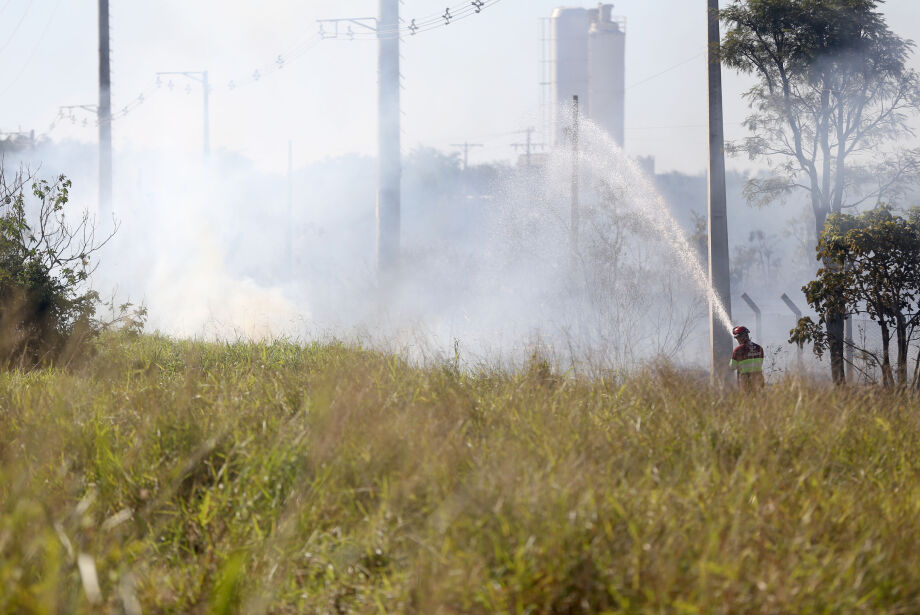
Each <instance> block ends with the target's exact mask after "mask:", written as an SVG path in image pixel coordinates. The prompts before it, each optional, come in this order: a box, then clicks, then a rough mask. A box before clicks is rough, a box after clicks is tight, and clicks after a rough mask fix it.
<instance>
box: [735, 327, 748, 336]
mask: <svg viewBox="0 0 920 615" xmlns="http://www.w3.org/2000/svg"><path fill="white" fill-rule="evenodd" d="M745 333H750V330H748V328H747V327H745V326H743V325H739V326H737V327H735V328H734V329H732V336H733V337H739V336H741V335H744V334H745Z"/></svg>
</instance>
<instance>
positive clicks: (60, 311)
mask: <svg viewBox="0 0 920 615" xmlns="http://www.w3.org/2000/svg"><path fill="white" fill-rule="evenodd" d="M27 186H30V188H31V190H28V191H27V188H26V187H27ZM70 186H71V182H70V180H68V179H67V178H66V177H64V176H63V175H61V176H59V177H58V178H57V179H55V180H54V181H53V182H49V181H47V180H44V179H36V178H35V177H34V176H33V175H31V174H26V173H22V172H20V173H18V174H17V175H16V177H15V178H14V179H12V180H11V181H7V179H6V177H5V175H4V174H3V170H2V168H0V362H2V363H3V364H5V365H8V366H9V365H19V366H34V365H38V364H41V363H47V362H52V361H54V362H58V361H61V360H65V361H66V360H69V359H70V358H71V357H72V356H73V355H74V353H76V352H78V351H79V350H80V349H81V348H83V347H84V344H83V342H84V341H85V340H86V339H87V338H88V337H89V336H91V335H92V334H93V333H94V332H95V331H97V330H98V328H99V326H100V325H99V323H98V322H97V321H96V320H95V319H94V316H95V312H96V306H97V304H98V295H97V294H96V293H95V292H94V291H92V290H90V289H89V288H88V287H87V284H86V282H87V279H88V278H89V275H90V273H91V272H92V270H93V269H94V267H95V265H94V264H91V263H90V258H91V256H92V255H93V253H95V252H97V251H98V250H99V249H100V248H101V247H102V245H103V244H104V243H105V241H102V242H100V243H97V242H96V240H95V236H94V232H93V231H94V229H93V227H92V225H91V223H90V222H91V221H90V219H89V217H88V216H87V215H86V214H84V216H83V217H82V218H81V219H80V220H79V222H77V223H76V224H73V223H71V222H70V221H68V219H67V217H66V216H65V211H64V209H65V206H66V205H67V202H68V199H69V194H70ZM27 195H28V197H27Z"/></svg>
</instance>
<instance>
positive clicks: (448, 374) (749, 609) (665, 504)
mask: <svg viewBox="0 0 920 615" xmlns="http://www.w3.org/2000/svg"><path fill="white" fill-rule="evenodd" d="M918 450H920V413H918V404H917V399H916V398H912V397H907V396H899V395H895V394H883V393H881V392H879V391H876V390H874V389H867V390H848V391H837V390H832V389H829V388H825V387H824V386H820V385H811V384H808V383H802V382H794V381H790V382H786V383H781V384H779V385H777V386H774V387H771V388H770V389H769V390H768V391H766V392H765V393H764V394H763V395H762V396H760V397H755V398H741V397H739V396H738V395H737V394H734V393H732V392H730V391H729V392H725V391H720V390H716V389H712V388H710V387H708V386H707V385H706V384H705V383H701V382H699V381H697V380H694V379H693V378H692V377H690V376H687V375H684V374H682V373H679V372H676V371H669V370H667V369H662V370H660V371H657V372H648V373H646V374H644V375H641V376H636V377H631V378H629V379H627V380H623V381H620V380H615V379H610V380H603V379H600V380H596V381H586V380H581V379H578V378H574V377H566V376H565V375H559V374H554V373H552V371H551V370H549V369H548V368H547V366H546V365H545V364H542V363H540V362H539V361H534V362H533V363H532V364H531V365H530V366H529V368H528V369H525V370H523V371H520V372H519V373H503V372H498V371H490V370H488V369H481V370H479V371H477V372H470V373H467V372H463V371H459V370H457V369H456V368H455V366H454V365H452V364H444V365H430V366H427V367H423V368H418V367H412V366H410V365H408V364H407V363H406V362H404V361H402V360H401V359H400V358H398V357H395V356H391V355H386V354H382V353H378V352H374V351H370V350H366V349H360V348H354V347H348V346H346V345H343V344H337V343H330V344H316V345H312V346H307V347H305V348H302V347H297V346H294V345H291V344H285V343H274V344H262V345H259V344H242V343H239V344H206V343H193V342H177V341H171V340H167V339H163V338H160V337H156V336H144V337H137V338H129V337H126V336H119V335H112V336H108V337H106V338H104V339H103V340H101V341H100V343H99V347H98V351H97V353H96V354H95V356H94V357H93V358H92V359H91V360H89V361H88V362H87V363H86V364H85V365H82V366H80V367H76V368H71V369H69V370H67V371H59V370H54V369H48V370H44V371H35V372H28V373H22V372H8V373H5V374H2V375H0V612H3V613H97V612H113V613H120V612H126V613H130V614H134V613H140V612H143V613H184V612H191V613H204V612H213V613H237V612H238V613H313V612H316V613H344V612H361V613H398V612H410V613H596V612H610V613H617V612H663V613H664V612H668V613H670V612H685V613H777V612H867V613H879V612H891V613H908V612H918V611H920V581H918V575H917V570H920V549H918V546H917V545H918V537H920V481H918V477H920V456H918V455H917V451H918Z"/></svg>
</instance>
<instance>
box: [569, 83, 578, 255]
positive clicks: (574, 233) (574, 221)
mask: <svg viewBox="0 0 920 615" xmlns="http://www.w3.org/2000/svg"><path fill="white" fill-rule="evenodd" d="M578 121H579V117H578V95H577V94H576V95H575V96H573V97H572V211H571V229H570V232H571V242H572V256H573V257H574V256H575V254H577V253H578V171H579V168H578V166H579V160H578Z"/></svg>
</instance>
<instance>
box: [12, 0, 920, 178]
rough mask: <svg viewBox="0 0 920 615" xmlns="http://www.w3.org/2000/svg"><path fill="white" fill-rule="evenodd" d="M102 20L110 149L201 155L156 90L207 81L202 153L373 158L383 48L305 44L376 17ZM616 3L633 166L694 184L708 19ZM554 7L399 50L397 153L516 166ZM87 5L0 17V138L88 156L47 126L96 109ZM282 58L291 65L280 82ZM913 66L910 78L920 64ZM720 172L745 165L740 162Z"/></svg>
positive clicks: (30, 1)
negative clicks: (342, 22)
mask: <svg viewBox="0 0 920 615" xmlns="http://www.w3.org/2000/svg"><path fill="white" fill-rule="evenodd" d="M110 4H111V6H110V11H111V29H112V81H113V94H112V96H113V108H114V110H115V111H116V112H118V110H120V109H122V108H124V107H125V106H128V107H129V109H130V112H129V113H127V115H125V116H124V117H123V118H120V119H118V120H117V121H116V123H115V125H114V129H113V134H114V143H115V147H116V150H122V151H125V150H131V149H134V150H142V149H146V148H177V149H181V150H186V151H189V152H192V151H195V150H198V149H200V148H201V146H202V95H201V93H202V90H201V86H200V84H199V83H197V82H196V81H193V80H191V79H188V78H185V77H182V76H176V77H172V78H170V77H163V78H161V85H160V87H157V85H156V76H155V73H157V72H166V71H203V70H207V71H208V74H209V78H210V83H211V86H212V91H211V95H210V123H211V146H212V149H215V150H219V149H224V150H228V151H232V152H235V153H238V154H241V155H243V156H246V157H248V158H250V159H252V160H253V161H254V163H255V164H256V166H257V167H259V168H261V169H264V170H277V172H279V173H283V172H284V171H285V170H286V167H287V154H288V141H291V142H292V146H293V152H294V161H295V166H300V165H305V164H308V163H311V162H315V161H320V160H323V159H325V158H328V157H335V156H340V155H343V154H346V153H351V152H357V153H362V154H367V155H373V154H374V152H375V151H376V122H377V119H376V98H377V96H376V83H377V81H376V79H377V77H376V43H375V42H374V41H373V40H371V39H367V40H353V41H350V40H322V41H317V40H315V34H316V32H317V23H316V20H318V19H328V18H342V17H356V18H360V17H371V16H374V15H376V13H377V3H376V2H375V1H374V0H307V1H303V0H300V1H295V0H266V1H264V2H258V3H256V2H250V1H245V2H244V1H240V0H194V1H190V0H158V1H157V2H137V1H136V0H132V1H128V0H110ZM444 4H445V3H444V2H443V1H440V2H433V1H432V0H404V2H403V4H402V7H401V16H402V18H403V19H404V20H405V21H407V22H408V21H409V20H410V19H413V18H416V19H419V21H421V20H422V18H425V17H428V16H431V15H436V14H438V13H440V12H443V10H444ZM614 4H615V9H614V13H615V14H616V15H619V16H623V17H625V18H626V20H627V43H626V45H627V48H626V83H627V93H626V97H627V99H626V143H625V148H626V150H627V152H628V153H630V154H633V155H643V156H648V155H652V156H655V158H656V163H657V169H658V170H659V171H668V170H677V171H682V172H687V173H696V172H699V171H702V170H703V169H704V168H705V165H706V126H705V123H706V93H705V83H706V82H705V57H704V50H705V35H706V30H705V2H704V1H703V0H622V1H620V2H615V3H614ZM559 5H560V3H559V2H558V0H500V1H498V2H497V3H495V4H493V5H490V6H488V7H487V8H485V9H484V10H483V11H482V12H481V13H480V14H478V15H474V16H472V17H470V18H468V19H465V20H462V21H457V22H455V23H452V24H451V25H450V26H447V27H440V28H436V29H433V30H431V31H428V32H424V33H421V34H418V35H417V36H413V37H407V38H406V40H405V42H404V44H403V46H402V56H403V61H402V66H401V71H402V74H403V78H404V80H403V85H404V90H403V92H402V111H403V149H404V151H409V150H411V149H412V148H415V147H419V146H432V147H437V148H440V149H442V150H445V151H448V150H452V149H453V150H454V151H456V148H454V147H453V146H452V144H455V143H462V142H465V141H469V142H474V143H480V144H482V145H483V147H477V148H475V149H472V150H470V162H471V163H477V162H487V161H494V160H511V159H513V157H514V156H515V155H516V154H515V152H514V150H513V149H512V147H511V144H512V143H514V142H519V141H521V140H523V137H524V135H523V134H522V133H520V132H517V131H523V130H524V129H526V128H527V127H528V126H537V127H539V125H540V120H539V118H540V101H541V88H540V85H539V81H540V67H539V60H540V43H539V37H540V20H541V19H542V18H546V17H549V16H550V15H551V13H552V10H553V8H555V7H556V6H559ZM96 6H97V3H96V2H95V0H0V57H2V58H3V61H2V63H0V130H2V131H7V132H8V131H15V130H26V131H28V130H31V129H35V131H36V133H38V134H44V133H48V134H49V136H51V138H53V139H67V138H69V139H77V140H84V141H87V142H93V141H94V140H95V138H96V129H95V127H94V126H93V120H94V116H93V115H92V114H89V113H87V112H85V111H83V110H80V109H76V110H75V111H74V115H75V120H74V121H73V122H71V121H70V120H69V119H65V120H64V121H60V119H58V120H57V121H56V120H55V118H56V117H57V116H58V113H59V108H60V107H61V106H65V105H93V104H95V103H96V102H97V100H98V95H97V89H96V88H97V75H98V56H97V48H98V39H97V11H96ZM568 6H584V7H591V6H593V4H592V3H588V2H586V3H574V2H570V3H569V4H568ZM882 10H883V12H884V14H885V16H886V17H887V20H888V23H889V25H890V26H891V27H892V29H893V30H894V31H895V32H896V33H898V34H900V35H901V36H903V37H905V38H909V39H915V40H916V39H920V2H917V0H889V1H888V2H887V3H885V4H884V5H883V6H882ZM279 55H280V56H281V58H282V59H284V60H285V62H284V66H283V68H280V69H279V68H278V64H277V60H278V57H279ZM911 64H912V65H913V66H914V67H915V68H920V61H918V58H917V57H914V58H912V60H911ZM256 70H259V71H260V78H259V79H258V80H254V79H253V75H254V73H255V71H256ZM723 78H724V82H725V103H724V104H725V118H726V137H727V139H735V138H740V137H742V136H744V131H743V128H742V127H741V126H740V122H741V121H742V120H743V118H744V117H745V115H746V104H745V102H744V101H743V100H742V98H741V93H742V92H743V91H744V90H745V89H746V87H747V81H746V80H745V79H744V78H741V77H739V76H737V75H735V74H733V73H732V72H730V71H727V70H726V71H724V73H723ZM170 80H172V82H173V87H172V89H170V88H169V87H168V85H169V81H170ZM231 82H233V83H234V84H235V85H236V87H234V88H230V86H229V84H230V83H231ZM141 95H143V96H144V102H143V104H139V105H138V104H137V103H138V101H139V96H141ZM84 118H86V119H87V123H86V124H87V125H86V126H84V125H83V121H82V120H83V119H84ZM52 122H54V123H55V128H54V129H53V130H51V131H50V132H49V127H50V125H51V124H52ZM116 153H117V152H116ZM728 164H729V167H733V168H739V169H744V168H749V166H750V163H749V162H748V161H746V160H729V163H728Z"/></svg>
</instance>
